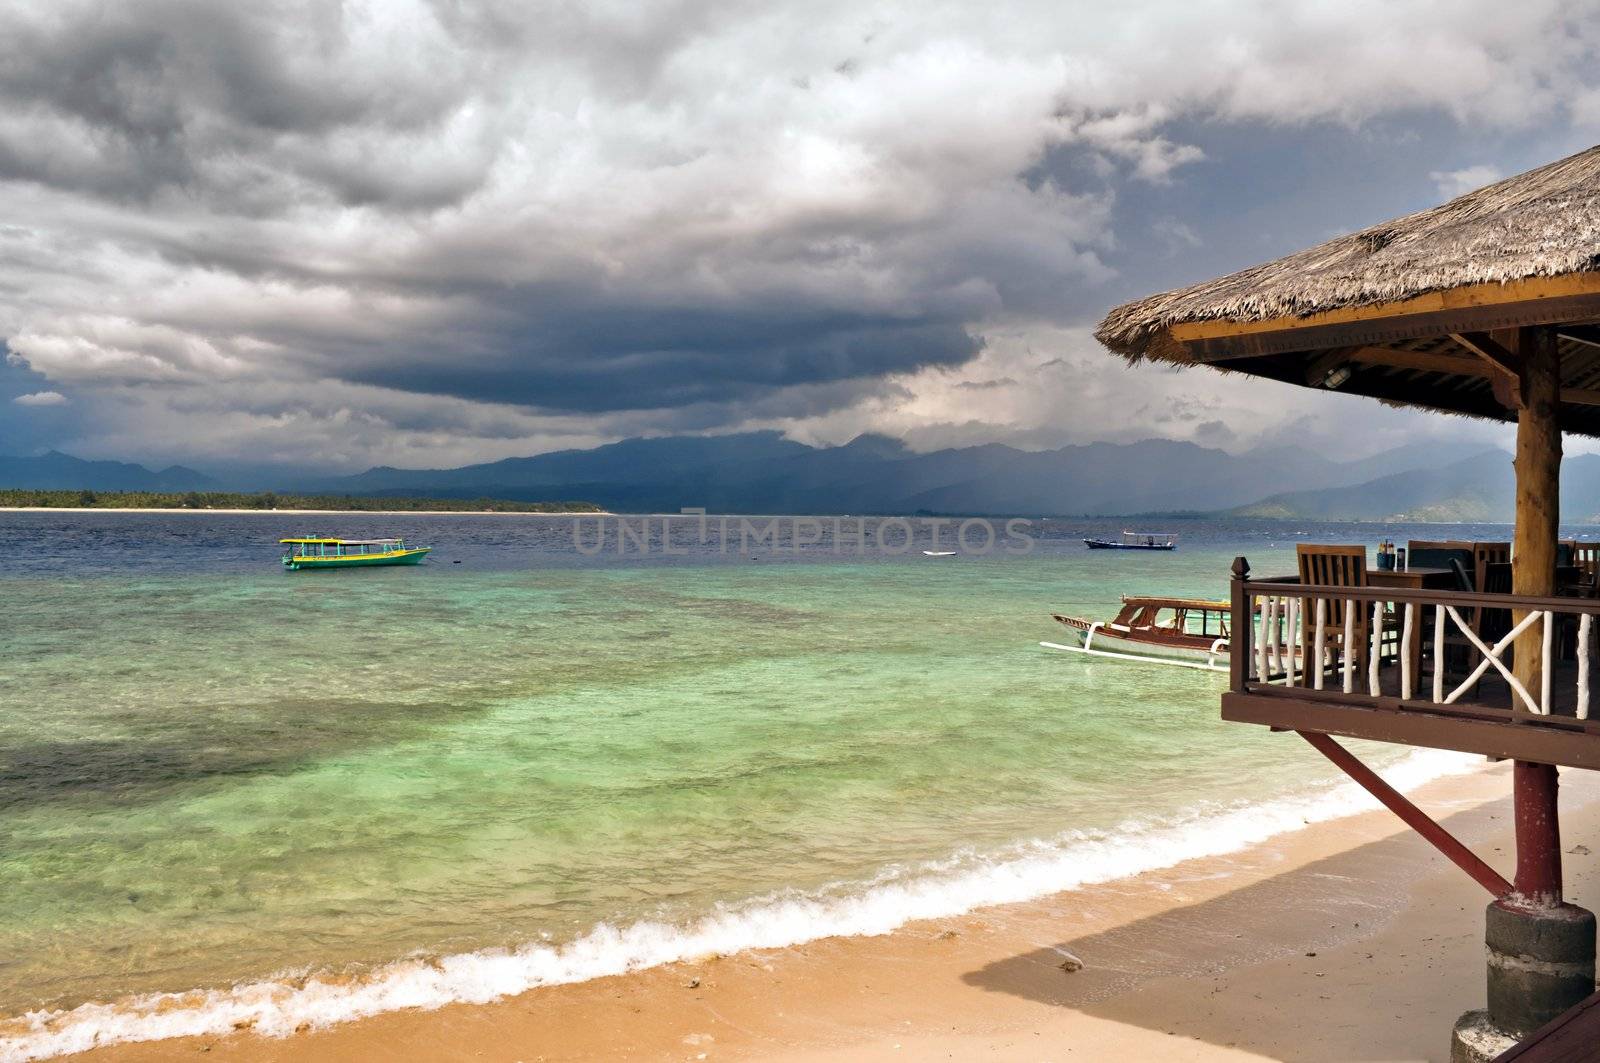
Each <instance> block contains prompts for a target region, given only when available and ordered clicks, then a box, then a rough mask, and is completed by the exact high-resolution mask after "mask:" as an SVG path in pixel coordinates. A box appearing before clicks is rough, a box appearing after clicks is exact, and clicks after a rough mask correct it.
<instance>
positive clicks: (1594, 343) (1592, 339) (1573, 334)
mask: <svg viewBox="0 0 1600 1063" xmlns="http://www.w3.org/2000/svg"><path fill="white" fill-rule="evenodd" d="M1556 333H1557V335H1559V336H1560V337H1561V338H1562V339H1564V340H1571V341H1572V342H1573V343H1582V344H1584V345H1586V346H1589V347H1600V328H1597V327H1595V326H1594V325H1563V326H1562V327H1561V328H1559V329H1557V330H1556Z"/></svg>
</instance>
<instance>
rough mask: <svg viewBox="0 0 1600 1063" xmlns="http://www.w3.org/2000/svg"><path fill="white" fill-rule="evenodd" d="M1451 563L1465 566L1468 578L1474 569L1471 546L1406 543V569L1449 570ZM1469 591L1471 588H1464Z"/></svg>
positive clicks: (1440, 542)
mask: <svg viewBox="0 0 1600 1063" xmlns="http://www.w3.org/2000/svg"><path fill="white" fill-rule="evenodd" d="M1452 561H1460V562H1461V564H1462V565H1464V566H1466V569H1467V573H1468V576H1469V577H1470V576H1471V574H1472V571H1473V569H1474V567H1475V562H1474V560H1473V556H1472V544H1471V543H1468V542H1460V541H1452V540H1441V541H1429V540H1427V539H1411V540H1409V541H1408V542H1407V543H1406V567H1407V568H1446V569H1447V568H1450V563H1451V562H1452ZM1465 589H1467V590H1471V589H1472V588H1471V587H1468V588H1465Z"/></svg>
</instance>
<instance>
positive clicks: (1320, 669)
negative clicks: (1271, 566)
mask: <svg viewBox="0 0 1600 1063" xmlns="http://www.w3.org/2000/svg"><path fill="white" fill-rule="evenodd" d="M1242 561H1243V559H1240V561H1237V562H1235V571H1234V580H1233V585H1232V586H1233V594H1232V618H1231V620H1232V624H1231V628H1230V630H1231V634H1232V645H1231V654H1230V673H1229V686H1230V689H1231V690H1232V691H1233V692H1234V693H1237V694H1260V695H1265V696H1269V697H1273V696H1289V697H1295V698H1302V699H1310V700H1315V701H1320V702H1332V703H1344V704H1352V705H1359V706H1362V707H1367V708H1386V709H1393V710H1399V711H1406V710H1421V711H1425V712H1428V713H1433V714H1449V715H1459V716H1462V717H1464V718H1471V719H1500V720H1513V721H1517V722H1526V723H1531V724H1537V725H1543V726H1551V727H1557V728H1566V729H1578V730H1583V731H1594V732H1596V733H1600V720H1596V721H1591V720H1590V711H1591V703H1592V700H1593V692H1592V691H1591V689H1590V687H1591V680H1592V678H1593V677H1594V675H1595V667H1594V664H1595V662H1594V654H1595V645H1594V644H1595V636H1596V632H1597V625H1596V624H1595V621H1594V618H1595V615H1596V614H1600V599H1595V598H1584V597H1529V596H1525V595H1514V594H1481V593H1473V592H1462V591H1444V590H1413V589H1402V588H1397V587H1396V588H1390V587H1370V586H1363V587H1333V586H1315V585H1307V584H1302V583H1301V582H1300V581H1299V579H1298V578H1296V577H1278V578H1267V579H1252V578H1250V576H1249V570H1248V568H1247V567H1246V566H1244V565H1243V564H1242ZM1340 604H1342V608H1340V607H1339V606H1340ZM1341 613H1342V621H1341V622H1340V623H1336V624H1330V623H1329V622H1328V618H1329V617H1331V616H1337V615H1340V614H1341ZM1508 614H1509V616H1508ZM1489 618H1495V619H1498V620H1499V621H1500V623H1498V624H1488V625H1486V620H1487V619H1489ZM1486 627H1487V629H1488V630H1491V631H1492V634H1489V635H1485V634H1484V633H1483V632H1484V631H1485V630H1486ZM1518 652H1521V653H1529V652H1532V653H1535V654H1536V655H1537V657H1538V664H1539V667H1538V668H1537V669H1536V670H1534V669H1520V670H1519V669H1516V668H1514V667H1513V661H1514V656H1515V654H1516V653H1518ZM1522 675H1529V676H1536V677H1537V679H1536V680H1535V681H1533V682H1532V683H1531V684H1530V683H1528V682H1524V681H1523V679H1522V678H1521V676H1522ZM1530 686H1531V689H1530ZM1596 715H1597V716H1600V710H1597V711H1596Z"/></svg>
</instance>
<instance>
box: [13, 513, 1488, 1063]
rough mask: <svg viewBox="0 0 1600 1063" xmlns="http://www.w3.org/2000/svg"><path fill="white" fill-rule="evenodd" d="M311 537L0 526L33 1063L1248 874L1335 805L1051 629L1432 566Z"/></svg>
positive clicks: (409, 522)
mask: <svg viewBox="0 0 1600 1063" xmlns="http://www.w3.org/2000/svg"><path fill="white" fill-rule="evenodd" d="M310 520H311V519H310V518H293V517H287V516H285V515H282V514H269V515H259V516H256V515H251V516H225V515H191V514H180V515H134V514H120V515H119V514H87V515H64V514H61V515H49V514H0V547H3V549H4V555H5V556H7V557H8V558H14V559H17V561H16V563H15V564H13V565H11V566H10V568H9V569H8V570H7V571H6V573H5V574H4V575H0V689H3V690H4V692H5V699H4V709H3V711H0V1016H13V1017H16V1016H21V1015H23V1014H24V1013H27V1012H35V1013H36V1014H35V1015H34V1017H33V1018H31V1019H27V1020H20V1019H14V1020H13V1021H11V1022H10V1023H9V1025H0V1049H3V1050H9V1051H11V1052H12V1053H13V1054H18V1055H28V1054H33V1053H35V1052H44V1051H47V1050H50V1049H51V1048H52V1046H53V1047H54V1048H61V1047H70V1046H71V1045H72V1044H77V1043H82V1038H84V1037H87V1036H89V1034H90V1033H91V1032H93V1031H94V1030H99V1031H100V1032H101V1033H102V1034H103V1035H105V1036H108V1037H110V1036H154V1035H158V1034H161V1033H171V1032H181V1030H182V1029H194V1028H199V1027H193V1026H181V1025H170V1024H169V1025H168V1026H162V1025H161V1024H160V1023H159V1022H156V1021H155V1020H153V1019H152V1020H150V1021H148V1022H144V1025H140V1022H143V1021H144V1020H142V1019H137V1015H138V1014H139V1013H140V1009H141V1008H146V1009H147V1004H148V1001H146V1002H145V1003H144V1004H141V1003H140V997H141V995H146V994H151V993H156V992H181V991H185V990H192V989H197V988H203V989H208V990H214V991H217V992H215V993H213V994H212V996H210V997H207V998H205V999H204V1000H201V1001H197V1002H192V1003H194V1007H193V1008H192V1009H191V1011H192V1012H193V1013H194V1014H196V1015H203V1014H208V1013H217V1014H221V1013H223V1012H225V1011H226V1008H227V1007H231V1006H238V994H237V993H236V994H235V996H234V997H229V996H228V995H227V993H226V992H223V991H226V990H228V988H229V987H232V986H236V985H241V984H248V983H262V982H267V983H269V984H270V983H281V984H280V985H278V986H276V987H275V988H273V989H271V991H270V992H271V993H272V994H277V998H282V996H283V994H286V993H292V992H294V991H296V990H297V989H298V990H304V989H305V987H306V985H307V982H306V979H307V977H308V976H309V977H311V978H312V980H313V982H315V981H317V980H318V979H319V978H323V979H331V980H336V981H339V982H341V984H349V983H351V982H354V983H358V984H368V985H370V984H374V980H376V981H377V982H381V981H382V979H383V978H385V977H387V976H386V974H385V972H386V971H387V972H391V973H392V970H393V968H392V967H391V966H386V965H393V964H394V963H395V962H396V961H401V960H404V959H406V958H407V957H412V958H417V957H421V958H424V960H425V962H424V963H423V964H422V965H421V967H418V968H416V969H417V970H422V971H423V972H424V973H426V975H427V977H426V979H425V980H424V981H425V983H426V984H421V983H418V982H417V981H416V979H413V980H412V982H410V983H408V984H407V989H406V992H405V993H398V994H396V993H390V994H389V995H388V996H385V997H384V998H383V1000H384V1001H387V1002H388V1004H384V1003H383V1002H382V1001H380V1002H379V1003H377V1004H371V1003H370V1002H369V1004H368V1005H355V1004H352V1005H350V1007H349V1008H348V1009H347V1010H348V1011H349V1013H351V1014H354V1013H359V1012H360V1011H361V1010H363V1008H364V1009H365V1010H368V1011H370V1010H377V1009H378V1008H379V1007H381V1006H390V1005H395V1004H404V1003H428V1002H434V1001H433V997H430V996H428V994H433V995H434V996H435V997H436V996H439V995H441V994H443V995H444V996H446V997H448V996H450V995H452V994H454V995H455V996H465V997H469V998H470V997H473V996H474V995H476V996H477V997H479V998H481V997H484V996H491V995H493V994H494V993H495V992H499V991H503V990H504V989H506V988H508V987H509V988H520V987H522V986H524V985H527V984H537V983H538V982H539V981H549V980H561V979H565V978H573V977H584V976H587V975H590V974H594V973H604V972H605V971H607V970H611V969H622V968H624V967H626V966H629V965H637V964H640V963H647V962H652V961H654V960H657V959H663V958H667V959H670V958H672V957H673V956H674V955H677V954H680V953H682V952H683V951H684V950H685V949H687V950H690V951H691V952H692V950H693V949H695V948H702V947H703V946H706V945H707V943H708V942H709V943H710V947H715V948H718V949H726V948H736V947H739V946H740V945H741V944H749V945H757V944H774V943H776V944H781V943H784V942H785V941H789V940H802V939H804V938H805V937H808V936H815V935H816V934H820V933H830V932H841V931H844V932H850V931H855V932H870V931H872V930H876V929H887V928H888V927H889V926H890V925H892V924H893V923H894V922H896V921H898V920H900V919H903V918H905V917H907V916H910V915H916V914H919V913H920V914H928V913H929V912H934V911H952V910H959V909H960V908H962V907H969V906H971V905H973V904H978V903H982V902H984V901H992V900H1004V899H1009V898H1011V897H1016V896H1024V895H1030V894H1038V893H1042V892H1045V891H1047V890H1048V889H1049V888H1055V887H1058V886H1061V885H1070V884H1071V883H1072V881H1092V880H1095V879H1096V878H1105V877H1110V876H1111V875H1114V874H1116V873H1119V872H1120V871H1123V870H1138V869H1139V867H1141V866H1153V865H1159V864H1160V863H1163V862H1170V859H1168V858H1167V857H1170V858H1176V857H1177V856H1179V855H1182V853H1183V852H1184V851H1186V850H1185V849H1184V846H1185V845H1190V846H1192V845H1195V844H1200V843H1197V842H1195V841H1194V839H1196V838H1201V837H1203V838H1204V839H1205V840H1204V843H1203V844H1204V845H1205V846H1209V847H1210V848H1211V849H1218V848H1223V849H1225V848H1227V847H1228V846H1229V844H1230V843H1231V842H1230V838H1229V837H1228V836H1227V834H1228V832H1229V831H1233V832H1235V833H1238V834H1239V837H1241V838H1243V837H1244V836H1245V835H1247V834H1248V833H1249V831H1250V830H1252V829H1256V828H1253V827H1243V826H1240V823H1241V822H1242V821H1240V820H1239V818H1238V817H1239V815H1241V814H1243V813H1242V812H1241V810H1247V809H1248V808H1249V806H1250V805H1251V803H1252V802H1259V801H1261V800H1262V799H1264V798H1270V797H1295V796H1297V795H1298V796H1303V797H1307V798H1308V799H1309V798H1310V797H1312V796H1314V795H1316V794H1318V793H1321V792H1324V791H1326V790H1327V788H1328V787H1329V786H1331V785H1332V784H1333V782H1334V781H1335V778H1336V777H1335V773H1334V772H1333V770H1332V769H1331V768H1329V767H1327V766H1325V765H1324V763H1322V762H1321V761H1320V760H1319V759H1318V758H1317V757H1316V756H1315V754H1313V753H1311V752H1310V751H1309V750H1308V749H1303V748H1301V746H1300V745H1299V744H1298V743H1296V742H1293V741H1291V740H1289V739H1287V738H1285V737H1283V736H1274V735H1271V734H1268V733H1266V732H1264V731H1260V730H1258V729H1253V728H1246V727H1239V726H1233V725H1223V724H1222V723H1220V722H1219V721H1218V719H1217V694H1218V692H1219V690H1220V689H1221V685H1222V680H1221V679H1220V678H1219V677H1216V676H1212V675H1208V674H1203V673H1197V672H1193V671H1190V670H1186V669H1171V668H1160V667H1151V666H1143V665H1126V664H1122V663H1118V662H1105V661H1087V660H1084V659H1080V658H1077V657H1072V656H1067V655H1060V654H1055V653H1052V652H1050V651H1048V650H1044V649H1041V648H1040V647H1039V646H1038V642H1039V640H1041V639H1052V638H1055V637H1056V631H1055V630H1053V629H1055V628H1057V625H1055V624H1053V622H1052V621H1051V620H1050V619H1049V614H1050V612H1052V611H1065V612H1077V613H1083V614H1087V615H1091V616H1109V615H1110V614H1111V613H1112V612H1113V611H1114V610H1115V606H1116V602H1117V598H1118V596H1119V595H1120V594H1122V593H1139V592H1145V593H1173V594H1186V595H1203V596H1215V597H1222V596H1225V591H1226V582H1225V581H1226V573H1227V567H1228V563H1229V562H1230V561H1231V559H1232V557H1233V556H1234V555H1235V554H1236V553H1245V554H1248V555H1249V556H1250V558H1251V561H1252V562H1253V563H1254V564H1255V567H1256V571H1257V572H1268V571H1278V570H1283V571H1287V570H1288V568H1289V567H1290V565H1291V559H1292V556H1293V554H1292V550H1293V543H1294V541H1295V540H1296V538H1297V537H1300V538H1313V539H1319V540H1321V541H1345V542H1352V541H1368V542H1371V541H1376V540H1377V538H1378V537H1379V536H1380V535H1383V534H1390V535H1395V534H1396V531H1397V529H1394V528H1377V527H1360V526H1350V525H1345V526H1307V527H1305V528H1300V527H1289V526H1285V525H1274V524H1267V523H1261V524H1233V525H1228V524H1206V523H1201V522H1183V523H1182V524H1181V525H1180V526H1179V531H1180V532H1181V533H1182V534H1183V535H1184V540H1183V546H1182V548H1181V549H1180V550H1179V551H1177V552H1176V553H1173V554H1170V555H1155V556H1150V555H1141V554H1111V553H1102V552H1096V553H1092V554H1091V553H1089V552H1087V551H1085V550H1084V549H1083V547H1082V545H1081V543H1080V542H1079V538H1080V537H1081V535H1083V534H1086V533H1091V532H1095V533H1099V532H1104V531H1106V530H1107V526H1106V525H1103V524H1102V525H1096V524H1091V523H1079V524H1073V523H1069V522H1049V523H1048V524H1040V523H1039V522H1034V524H1033V525H1032V526H1031V528H1030V532H1031V534H1033V535H1035V536H1038V537H1039V539H1038V542H1037V543H1036V544H1035V546H1034V548H1033V549H1032V550H1031V552H1029V553H1027V554H1018V555H1013V554H1005V553H998V552H997V553H993V554H990V555H988V556H971V555H963V556H957V557H950V558H929V557H925V556H922V555H921V554H920V551H914V552H910V553H906V554H901V555H897V556H891V557H873V556H863V557H857V556H854V555H852V554H849V553H848V552H847V553H846V554H845V555H842V556H841V555H835V554H832V553H830V552H828V551H826V550H824V549H813V550H811V551H810V552H809V553H808V552H804V551H802V552H800V553H791V554H787V555H785V554H784V553H783V551H782V550H781V549H780V550H776V551H775V550H772V549H766V550H764V552H763V554H762V555H761V556H760V560H752V559H751V558H750V557H748V556H740V555H739V554H738V553H737V551H734V552H731V553H727V554H723V553H718V552H716V551H714V550H712V549H709V548H704V547H701V548H699V549H694V550H690V551H689V552H688V553H687V554H686V555H684V556H672V557H663V556H660V555H653V556H647V557H640V556H637V555H636V554H635V555H631V556H630V555H624V556H620V557H619V556H617V555H616V554H615V552H606V553H602V554H600V555H597V556H594V557H588V556H585V555H583V554H581V553H580V552H579V551H577V550H576V549H574V548H573V544H572V541H571V522H570V521H568V520H564V519H560V518H529V517H496V516H490V517H459V516H453V517H421V516H407V517H373V516H370V515H369V516H363V517H359V518H355V517H352V518H340V517H318V518H315V523H316V526H317V528H318V529H320V530H325V531H327V532H328V533H331V534H345V535H350V536H359V535H365V534H374V533H380V532H384V531H391V532H397V533H398V534H403V535H405V536H406V537H407V538H408V539H413V540H416V541H419V542H432V543H433V544H434V545H435V546H436V547H437V549H436V551H435V553H434V554H433V556H432V557H430V559H429V560H428V562H427V563H426V564H425V565H423V566H421V567H419V568H417V569H401V568H396V569H369V570H352V571H347V572H342V573H293V574H288V573H284V572H282V571H280V569H279V566H278V564H277V552H278V551H277V547H276V545H275V540H276V539H277V538H278V537H279V536H281V535H285V534H294V533H297V532H300V531H303V530H304V529H305V528H306V527H307V526H308V523H309V522H310ZM1110 530H1112V531H1115V530H1116V529H1115V528H1114V527H1113V528H1111V529H1110ZM1421 531H1422V534H1425V535H1426V536H1427V537H1429V538H1435V537H1440V536H1443V535H1447V534H1466V535H1468V536H1469V537H1470V536H1476V537H1480V538H1488V537H1495V536H1499V537H1504V535H1505V530H1504V529H1487V530H1486V529H1469V530H1466V531H1464V532H1459V531H1458V530H1454V529H1440V528H1439V527H1437V526H1435V527H1431V528H1428V529H1425V530H1421ZM1398 533H1399V534H1398V537H1399V538H1402V539H1403V538H1404V537H1405V535H1406V534H1407V533H1406V530H1405V529H1398ZM591 534H592V533H591ZM452 562H460V563H459V564H455V563H452ZM1397 756H1398V753H1397V752H1396V751H1383V752H1381V753H1380V754H1379V755H1378V756H1377V758H1376V759H1377V761H1378V762H1379V763H1391V764H1392V763H1393V761H1394V760H1395V759H1396V758H1397ZM1230 815H1232V816H1233V817H1234V818H1231V819H1230V818H1228V817H1229V816H1230ZM1130 832H1131V833H1130ZM1208 832H1209V833H1208ZM1218 832H1221V834H1220V835H1219V834H1218ZM1119 836H1120V837H1123V838H1127V837H1132V838H1134V839H1136V840H1137V839H1138V838H1141V837H1143V838H1148V839H1150V840H1149V842H1148V843H1147V844H1144V843H1141V844H1137V845H1135V846H1133V848H1132V850H1130V849H1128V848H1127V847H1126V846H1124V847H1123V848H1118V847H1117V844H1116V843H1117V839H1118V838H1119ZM1185 839H1188V841H1185ZM1246 840H1248V839H1246ZM1168 850H1170V853H1169V852H1167V851H1168ZM1164 854H1165V855H1164ZM1041 861H1043V862H1042V863H1041ZM1140 861H1143V863H1142V864H1141V863H1140ZM1030 876H1031V877H1030ZM597 928H600V929H597ZM613 929H614V930H615V931H616V933H613ZM696 935H699V937H696ZM686 942H687V943H686ZM504 950H511V952H510V953H509V954H507V955H509V956H511V957H518V956H520V957H522V959H521V960H520V961H518V962H520V963H521V966H520V967H519V968H517V970H515V971H511V970H510V969H509V968H506V969H501V968H496V967H494V966H493V965H490V966H488V967H485V966H484V963H482V962H479V963H478V965H477V966H471V965H468V967H462V966H461V963H463V962H465V961H459V960H448V959H444V960H443V962H441V960H442V958H449V957H458V958H459V957H463V956H465V957H476V958H478V960H479V961H482V960H483V958H484V957H491V958H492V957H495V956H501V955H502V953H503V952H504ZM518 950H520V951H518ZM674 950H678V951H677V952H674ZM510 962H511V961H509V960H508V961H507V963H510ZM502 967H504V965H502ZM441 971H442V972H443V974H441V973H440V972H441ZM428 972H431V973H428ZM451 972H454V975H452V974H451ZM519 979H520V981H519ZM463 987H466V988H463ZM390 988H391V989H392V988H393V987H392V985H391V987H390ZM406 993H410V994H411V995H409V996H408V995H406ZM258 995H259V992H258ZM92 1002H101V1003H109V1004H117V1005H118V1007H117V1008H116V1009H109V1010H104V1009H94V1008H87V1009H79V1010H78V1011H76V1012H72V1011H70V1009H73V1008H76V1007H78V1006H79V1005H84V1004H87V1003H92ZM119 1002H120V1003H119ZM324 1004H327V1002H326V1001H324ZM338 1008H339V1005H337V1002H335V1003H334V1004H327V1006H325V1007H323V1009H322V1010H321V1011H318V1012H317V1013H316V1014H317V1016H318V1017H319V1021H320V1020H325V1019H328V1018H337V1017H340V1014H341V1013H340V1012H339V1010H338ZM207 1009H210V1011H209V1012H208V1010H207ZM62 1010H66V1011H68V1014H67V1015H62V1016H55V1017H54V1018H50V1017H49V1013H51V1012H55V1011H62ZM147 1010H148V1009H147ZM130 1016H134V1017H133V1018H130ZM194 1021H196V1022H199V1021H200V1020H199V1019H196V1020H194ZM64 1031H65V1032H64ZM130 1031H131V1032H130ZM51 1037H56V1040H53V1041H52V1040H51ZM6 1038H9V1039H6ZM73 1038H77V1040H73Z"/></svg>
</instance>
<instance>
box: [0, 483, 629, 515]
mask: <svg viewBox="0 0 1600 1063" xmlns="http://www.w3.org/2000/svg"><path fill="white" fill-rule="evenodd" d="M11 508H27V509H259V510H353V511H358V512H371V513H408V512H419V511H442V512H452V513H466V512H493V513H594V512H596V511H597V510H598V508H599V507H597V506H595V505H592V504H591V503H588V502H505V501H500V500H497V499H493V498H473V499H458V498H449V499H439V498H387V497H371V496H369V497H365V498H357V497H351V496H350V495H280V494H277V493H275V492H272V491H261V492H255V493H240V492H235V491H185V492H182V493H181V494H180V493H178V492H163V491H92V490H81V491H51V490H44V489H41V488H23V489H10V490H7V489H0V509H11Z"/></svg>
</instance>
